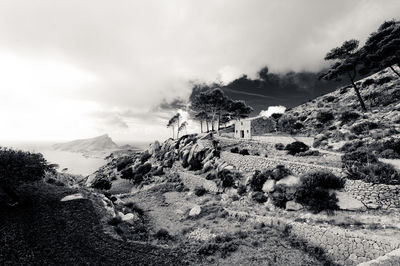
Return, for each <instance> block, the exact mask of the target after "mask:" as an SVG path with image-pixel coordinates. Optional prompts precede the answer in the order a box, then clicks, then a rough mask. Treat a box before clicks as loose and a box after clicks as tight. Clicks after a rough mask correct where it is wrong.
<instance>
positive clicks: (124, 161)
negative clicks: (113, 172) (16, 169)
mask: <svg viewBox="0 0 400 266" xmlns="http://www.w3.org/2000/svg"><path fill="white" fill-rule="evenodd" d="M130 164H132V158H121V159H119V160H118V161H117V171H118V172H120V171H121V170H123V169H124V168H126V167H127V166H128V165H130Z"/></svg>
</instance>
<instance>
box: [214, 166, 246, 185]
mask: <svg viewBox="0 0 400 266" xmlns="http://www.w3.org/2000/svg"><path fill="white" fill-rule="evenodd" d="M217 178H218V179H219V180H220V185H221V186H222V187H223V188H227V187H233V186H234V185H235V182H236V181H237V180H239V179H240V178H241V174H240V173H238V172H231V171H230V170H228V169H224V170H222V171H219V172H218V173H217Z"/></svg>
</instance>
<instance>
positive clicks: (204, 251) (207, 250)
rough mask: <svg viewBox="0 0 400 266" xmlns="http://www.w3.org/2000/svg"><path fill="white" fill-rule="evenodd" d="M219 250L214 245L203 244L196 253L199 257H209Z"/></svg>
mask: <svg viewBox="0 0 400 266" xmlns="http://www.w3.org/2000/svg"><path fill="white" fill-rule="evenodd" d="M218 250H219V246H218V245H217V244H215V243H205V244H203V245H201V246H200V248H199V250H198V251H197V252H198V253H199V254H200V255H204V256H211V255H213V254H215V253H216V252H217V251H218Z"/></svg>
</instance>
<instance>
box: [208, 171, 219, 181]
mask: <svg viewBox="0 0 400 266" xmlns="http://www.w3.org/2000/svg"><path fill="white" fill-rule="evenodd" d="M206 179H207V180H215V179H217V173H216V172H214V171H213V172H209V173H208V174H207V175H206Z"/></svg>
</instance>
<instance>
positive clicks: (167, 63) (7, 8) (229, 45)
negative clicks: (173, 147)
mask: <svg viewBox="0 0 400 266" xmlns="http://www.w3.org/2000/svg"><path fill="white" fill-rule="evenodd" d="M399 14H400V1H398V0H386V1H376V0H355V1H348V0H339V1H321V0H303V1H299V0H290V1H282V0H269V1H265V0H248V1H240V0H237V1H233V0H217V1H214V0H208V1H197V0H171V1H162V0H158V1H157V0H146V1H135V0H118V1H105V0H85V1H81V0H59V1H54V0H40V1H32V0H2V1H0V32H1V34H0V57H1V56H2V55H3V54H7V55H12V56H8V57H7V58H9V57H13V56H14V55H15V56H16V57H18V58H23V59H24V60H25V59H26V60H29V61H32V62H35V63H36V62H39V63H41V64H42V65H44V66H46V65H47V63H48V62H47V61H51V63H52V64H51V65H57V66H60V65H61V66H67V67H65V68H64V67H60V69H58V72H57V73H59V75H58V76H57V78H56V79H55V80H53V81H54V84H53V83H52V84H51V90H50V89H48V90H47V91H41V89H40V88H41V87H42V83H41V82H39V81H38V83H39V84H37V86H33V87H34V88H35V90H37V91H35V92H36V93H35V95H36V96H35V97H36V99H34V98H32V99H31V98H30V99H29V100H32V101H41V100H42V98H43V97H42V95H44V94H46V95H49V97H50V96H51V97H53V98H54V99H52V100H54V101H56V100H58V99H59V98H62V99H63V100H64V101H68V100H70V101H79V102H80V103H81V105H80V106H86V104H87V102H90V103H94V104H95V105H96V106H97V107H98V108H100V109H104V110H116V109H118V110H117V111H116V112H120V110H134V111H135V112H137V110H142V112H138V117H137V118H136V119H138V121H139V120H140V121H141V122H142V124H141V127H146V126H149V125H150V124H152V123H153V122H151V121H148V122H147V125H146V124H145V121H144V119H142V117H146V114H144V113H146V112H153V113H154V116H156V117H159V114H157V112H160V110H159V109H158V106H159V105H160V104H162V105H163V101H165V102H166V103H171V102H172V101H173V100H174V99H179V98H180V99H187V97H188V96H189V95H190V89H191V84H190V82H189V81H190V80H199V81H201V82H207V83H209V82H215V81H217V82H223V83H224V84H227V83H229V82H231V81H232V80H235V79H237V78H239V77H240V76H241V75H242V74H247V75H248V79H250V80H252V79H256V78H257V75H256V73H257V72H258V71H259V70H260V69H261V67H263V66H265V65H268V66H269V67H270V69H271V72H273V73H287V72H289V71H295V72H316V71H319V70H320V69H321V68H322V67H324V66H326V64H325V63H324V62H323V57H324V55H325V53H326V52H327V51H328V50H330V49H331V48H332V47H335V46H338V45H340V44H341V43H342V42H343V41H344V40H347V39H350V38H356V39H360V41H361V42H363V41H364V40H365V39H366V37H367V36H368V34H369V33H370V32H372V31H374V30H376V28H377V27H378V26H379V25H380V24H381V23H382V21H383V20H385V19H391V18H398V16H399ZM53 63H54V64H53ZM1 64H3V65H1ZM8 64H9V62H0V68H1V67H4V68H7V67H8ZM44 68H45V67H44ZM16 69H20V67H19V66H18V67H17V68H16ZM65 69H72V70H73V71H72V70H71V71H65ZM43 73H46V71H43ZM25 75H29V73H15V77H21V79H24V77H25ZM77 75H78V76H79V75H82V76H83V77H85V78H76V77H77ZM42 76H43V77H44V82H46V80H45V79H46V75H42ZM48 76H51V74H49V75H48ZM296 78H297V76H296ZM71 79H72V80H74V82H73V83H71V84H69V83H68V81H69V80H71ZM81 80H84V81H85V82H80V81H81ZM1 82H2V81H0V87H3V88H4V87H6V85H7V86H8V84H2V83H1ZM57 82H58V83H57ZM302 82H303V79H301V78H300V79H299V81H298V82H296V83H295V82H294V81H289V83H288V84H286V85H282V87H280V88H281V89H282V90H281V91H280V90H279V89H277V88H278V86H277V85H276V84H275V83H272V82H271V84H272V85H271V84H269V83H268V88H267V87H266V86H264V87H263V88H264V89H262V88H259V87H258V86H254V84H253V83H254V82H249V81H245V83H248V85H249V86H250V87H249V88H247V89H246V88H244V87H242V86H236V87H235V86H232V87H231V86H228V87H227V89H229V90H233V91H235V90H236V94H235V95H233V94H234V93H235V92H232V91H231V92H229V91H228V90H227V93H232V95H233V96H235V97H237V98H240V97H244V98H246V99H249V100H251V101H252V102H254V104H257V105H261V104H264V105H269V104H270V103H271V102H272V101H276V99H275V98H278V101H279V102H280V103H281V104H284V105H289V106H290V105H293V104H294V101H293V100H292V99H295V98H297V99H303V98H306V96H307V97H308V96H310V97H312V96H313V95H315V93H310V90H304V86H306V85H307V86H308V84H309V83H310V82H304V84H303V83H302ZM66 83H68V86H65V84H66ZM293 84H297V85H296V86H294V85H293ZM22 85H25V84H22ZM22 85H21V88H19V94H20V95H27V94H28V93H27V92H28V91H29V90H31V89H32V86H22ZM33 85H34V84H33ZM319 85H320V84H319V83H316V84H315V85H314V87H316V86H319ZM262 86H263V85H262ZM321 86H322V89H320V90H319V91H321V93H322V92H323V91H324V88H325V85H321ZM36 88H38V89H36ZM313 90H314V89H313ZM283 92H285V93H288V95H287V97H288V99H284V98H283V96H282V95H283V94H284V93H283ZM260 95H262V96H260ZM304 95H306V96H304ZM252 97H253V98H252ZM302 97H303V98H302ZM46 102H47V103H48V102H50V101H48V100H47V101H44V100H43V104H46ZM280 103H279V104H280ZM275 104H276V103H275ZM275 104H274V105H275ZM10 106H21V103H20V102H18V99H17V98H16V100H15V102H10ZM43 106H45V105H43ZM97 107H96V108H97ZM165 107H166V106H165ZM7 110H9V107H7ZM0 111H3V110H0ZM16 111H17V110H16ZM26 111H27V112H29V111H30V110H26ZM36 117H41V116H39V115H36ZM148 117H152V116H151V115H149V116H148ZM14 120H19V119H18V118H17V117H16V118H15V119H14ZM124 120H126V119H124ZM0 122H1V121H0ZM126 123H128V124H129V123H131V122H126ZM132 123H133V122H132ZM82 124H83V122H82ZM121 125H122V124H121ZM129 125H130V124H129ZM156 131H157V130H156V129H154V131H152V132H156ZM76 134H78V133H76ZM146 134H148V133H146Z"/></svg>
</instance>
